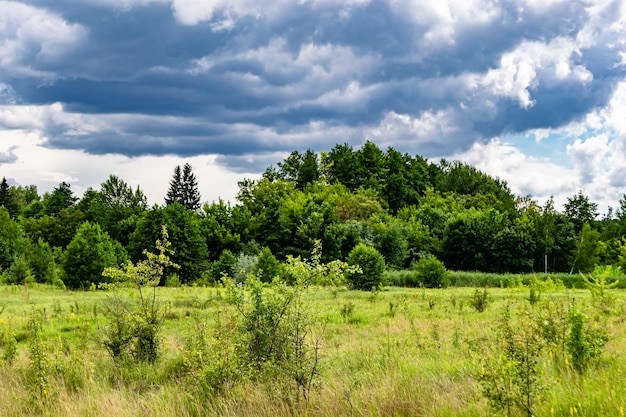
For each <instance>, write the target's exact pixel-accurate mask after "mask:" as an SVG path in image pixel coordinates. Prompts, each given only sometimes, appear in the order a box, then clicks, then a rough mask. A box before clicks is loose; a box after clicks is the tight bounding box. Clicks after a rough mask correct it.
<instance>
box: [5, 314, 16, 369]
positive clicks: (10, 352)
mask: <svg viewBox="0 0 626 417" xmlns="http://www.w3.org/2000/svg"><path fill="white" fill-rule="evenodd" d="M2 344H3V345H4V354H3V355H2V359H3V360H4V361H5V362H7V363H9V364H13V361H14V360H15V358H16V357H17V340H16V339H15V334H14V333H13V328H12V326H11V322H10V321H9V322H8V324H7V329H6V331H5V333H4V337H3V338H2Z"/></svg>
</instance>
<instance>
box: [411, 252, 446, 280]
mask: <svg viewBox="0 0 626 417" xmlns="http://www.w3.org/2000/svg"><path fill="white" fill-rule="evenodd" d="M413 270H414V271H415V274H416V275H417V279H418V281H419V282H421V283H422V285H423V286H424V287H426V288H445V287H447V286H448V285H450V279H449V277H448V271H447V270H446V267H445V266H444V264H443V263H442V262H441V261H440V260H439V259H437V257H436V256H435V255H430V254H429V255H426V256H422V257H421V258H420V260H419V261H417V263H416V264H415V266H414V267H413Z"/></svg>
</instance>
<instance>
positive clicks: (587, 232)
mask: <svg viewBox="0 0 626 417" xmlns="http://www.w3.org/2000/svg"><path fill="white" fill-rule="evenodd" d="M599 240H600V233H598V231H597V230H593V229H592V228H591V226H590V225H589V223H585V224H584V225H583V227H582V229H581V231H580V233H579V234H578V239H577V240H576V246H575V247H574V250H573V252H572V266H571V269H570V274H571V273H574V272H591V271H593V268H594V267H595V266H596V265H597V264H598V261H599V256H600V252H601V251H602V247H603V245H601V244H600V242H599Z"/></svg>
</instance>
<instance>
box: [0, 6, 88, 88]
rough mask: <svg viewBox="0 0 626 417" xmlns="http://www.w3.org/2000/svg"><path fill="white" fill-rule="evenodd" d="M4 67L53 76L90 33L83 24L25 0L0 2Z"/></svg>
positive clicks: (0, 49) (16, 72)
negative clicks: (52, 69)
mask: <svg viewBox="0 0 626 417" xmlns="http://www.w3.org/2000/svg"><path fill="white" fill-rule="evenodd" d="M0 10H2V13H0V69H2V70H4V71H6V72H7V73H9V74H12V75H17V76H37V77H51V76H53V74H51V73H50V72H49V71H47V70H45V69H42V68H41V67H45V66H47V65H48V64H53V63H56V62H58V61H59V60H61V59H62V58H63V55H64V54H65V53H67V52H68V51H70V50H71V49H72V48H75V47H76V46H78V45H80V44H81V43H82V42H83V40H84V38H85V35H86V30H85V28H83V27H82V26H80V25H78V24H74V23H69V22H67V21H65V20H64V19H63V18H61V17H60V16H58V15H56V14H53V13H50V12H48V11H46V10H44V9H39V8H36V7H33V6H29V5H26V4H23V3H19V2H14V1H0Z"/></svg>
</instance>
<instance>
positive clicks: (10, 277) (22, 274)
mask: <svg viewBox="0 0 626 417" xmlns="http://www.w3.org/2000/svg"><path fill="white" fill-rule="evenodd" d="M33 282H35V277H34V276H33V272H32V270H31V268H30V265H29V264H28V261H27V260H26V258H25V257H24V255H19V256H18V257H17V258H15V260H14V261H13V264H11V267H10V268H9V270H8V271H7V273H6V284H17V285H22V284H32V283H33Z"/></svg>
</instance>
